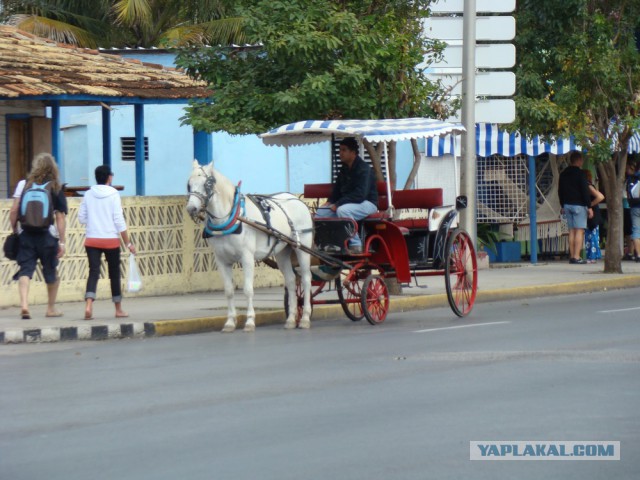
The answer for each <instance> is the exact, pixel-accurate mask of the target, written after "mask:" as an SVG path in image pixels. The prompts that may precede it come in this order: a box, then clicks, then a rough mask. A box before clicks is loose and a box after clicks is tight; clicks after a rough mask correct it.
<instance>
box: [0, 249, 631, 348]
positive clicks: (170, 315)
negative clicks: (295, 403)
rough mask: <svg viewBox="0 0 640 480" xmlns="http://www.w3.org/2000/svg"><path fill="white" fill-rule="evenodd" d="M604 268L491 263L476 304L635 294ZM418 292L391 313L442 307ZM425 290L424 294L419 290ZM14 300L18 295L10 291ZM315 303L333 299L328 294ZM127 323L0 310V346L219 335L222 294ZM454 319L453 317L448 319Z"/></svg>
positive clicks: (169, 302)
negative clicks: (612, 292)
mask: <svg viewBox="0 0 640 480" xmlns="http://www.w3.org/2000/svg"><path fill="white" fill-rule="evenodd" d="M602 269H603V265H602V263H598V264H595V265H569V264H568V262H566V261H556V262H554V261H549V262H544V261H543V262H539V263H538V264H537V265H531V264H530V263H525V262H522V263H517V264H505V265H503V264H494V265H492V267H491V268H490V269H484V270H480V271H479V273H478V278H479V280H478V297H477V300H476V302H486V301H495V300H509V299H517V298H530V297H542V296H551V295H564V294H573V293H586V292H592V291H601V290H606V289H608V290H611V289H619V288H630V287H640V263H635V262H623V263H622V269H623V271H624V272H625V273H624V274H604V273H602ZM418 280H419V283H420V285H421V286H420V287H416V286H414V285H413V286H411V287H404V288H403V294H402V295H394V296H392V297H391V308H390V313H389V316H388V317H387V321H389V320H390V319H393V312H399V311H409V310H420V309H426V308H434V307H442V306H447V305H448V303H447V297H446V292H445V286H444V278H443V277H422V278H419V279H418ZM425 286H426V287H425ZM15 295H18V291H17V286H16V289H15ZM322 295H323V297H322V298H330V299H334V298H337V295H336V293H335V291H329V292H326V293H323V294H322ZM283 298H284V289H283V288H282V287H274V288H261V289H256V291H255V298H254V308H255V309H256V325H257V326H260V325H267V324H284V320H285V318H284V311H283V309H284V306H283ZM245 305H246V303H245V299H244V294H243V293H242V290H237V291H236V306H237V309H238V312H239V314H240V321H239V324H240V326H242V324H243V322H244V315H243V314H244V311H245ZM123 307H124V309H125V310H126V311H127V312H128V313H129V318H125V319H116V318H114V317H113V313H114V309H113V304H112V303H111V301H109V300H98V301H96V302H95V304H94V317H95V318H94V320H91V321H85V320H84V319H83V315H84V302H81V301H79V302H68V303H60V304H58V308H59V309H60V310H61V311H62V312H64V316H63V317H61V318H46V317H45V316H44V314H45V305H34V306H32V307H31V316H32V319H31V320H20V319H19V313H20V310H19V308H17V307H14V308H6V309H1V310H0V344H7V343H22V342H55V341H62V340H104V339H108V338H127V337H149V336H166V335H180V334H189V333H199V332H208V331H219V330H221V329H222V325H223V324H224V322H225V321H226V299H225V297H224V293H223V292H221V291H217V292H208V293H195V294H188V295H180V296H164V297H138V298H126V296H125V299H124V301H123ZM451 315H452V316H453V315H454V314H453V312H452V313H451ZM470 315H471V317H473V312H472V313H471V314H470ZM343 317H344V313H343V312H342V308H341V306H340V305H317V306H315V307H314V312H313V316H312V319H311V320H312V324H313V322H317V321H322V320H324V319H339V318H343Z"/></svg>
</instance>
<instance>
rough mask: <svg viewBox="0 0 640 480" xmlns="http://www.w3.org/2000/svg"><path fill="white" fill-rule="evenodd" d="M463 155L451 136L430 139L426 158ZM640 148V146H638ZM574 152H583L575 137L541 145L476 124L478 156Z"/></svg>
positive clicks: (426, 149)
mask: <svg viewBox="0 0 640 480" xmlns="http://www.w3.org/2000/svg"><path fill="white" fill-rule="evenodd" d="M454 146H455V149H456V150H455V153H456V155H460V141H458V142H454V140H453V138H452V136H448V137H444V138H436V139H427V141H426V144H425V155H426V156H427V157H440V156H442V155H452V154H453V153H454ZM639 146H640V143H639ZM572 150H581V148H580V146H578V145H577V144H576V143H575V141H574V139H573V137H571V138H568V139H567V138H561V139H558V140H557V141H555V142H553V143H548V142H542V141H541V140H540V137H538V136H537V135H536V136H535V137H533V138H531V139H530V140H527V138H525V137H522V136H520V134H518V133H509V132H505V131H504V130H500V129H499V128H498V126H497V125H493V124H488V123H478V124H476V155H477V156H479V157H490V156H491V155H502V156H505V157H514V156H516V155H528V156H533V157H535V156H538V155H541V154H543V153H553V154H555V155H563V154H565V153H568V152H570V151H572Z"/></svg>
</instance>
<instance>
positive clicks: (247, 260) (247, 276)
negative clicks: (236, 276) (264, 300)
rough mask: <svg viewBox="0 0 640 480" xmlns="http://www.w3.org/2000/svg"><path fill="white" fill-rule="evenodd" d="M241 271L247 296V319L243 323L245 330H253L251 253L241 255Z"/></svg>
mask: <svg viewBox="0 0 640 480" xmlns="http://www.w3.org/2000/svg"><path fill="white" fill-rule="evenodd" d="M241 263H242V271H243V273H244V287H243V290H244V294H245V296H246V297H247V321H246V322H245V324H244V331H245V332H255V330H256V312H255V310H254V309H253V273H254V270H255V261H254V256H253V253H251V252H245V253H244V254H243V255H242V261H241Z"/></svg>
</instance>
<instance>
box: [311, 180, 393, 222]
mask: <svg viewBox="0 0 640 480" xmlns="http://www.w3.org/2000/svg"><path fill="white" fill-rule="evenodd" d="M376 187H377V189H378V210H386V209H387V206H388V205H389V203H388V202H387V184H386V183H385V182H376ZM332 190H333V183H309V184H306V185H305V186H304V194H303V196H304V198H306V199H316V200H320V199H327V198H329V196H330V195H331V191H332ZM381 204H383V205H384V208H381V207H380V205H381ZM375 216H379V218H387V216H385V213H384V211H382V212H380V211H378V212H376V213H374V214H372V215H370V216H369V217H367V218H374V217H375Z"/></svg>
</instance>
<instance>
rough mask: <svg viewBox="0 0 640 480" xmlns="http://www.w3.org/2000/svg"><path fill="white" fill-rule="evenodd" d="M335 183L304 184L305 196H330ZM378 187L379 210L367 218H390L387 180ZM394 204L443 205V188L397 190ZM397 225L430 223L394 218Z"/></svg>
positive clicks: (417, 225) (404, 206) (405, 206)
mask: <svg viewBox="0 0 640 480" xmlns="http://www.w3.org/2000/svg"><path fill="white" fill-rule="evenodd" d="M332 188H333V184H331V183H311V184H307V185H305V186H304V197H305V198H307V199H314V198H315V199H317V200H320V199H324V198H329V195H331V190H332ZM377 188H378V211H377V212H375V213H373V214H371V215H369V216H368V217H367V220H379V219H385V220H386V219H388V218H389V215H388V214H387V209H388V208H389V199H388V198H387V187H386V184H385V182H377ZM391 196H392V198H393V206H394V207H395V208H396V209H403V208H419V209H424V210H430V209H432V208H435V207H441V206H442V198H443V193H442V189H441V188H418V189H415V190H395V191H393V192H391ZM393 223H395V224H396V225H398V226H399V227H404V228H427V225H428V223H429V221H428V219H426V218H408V219H402V220H394V222H393Z"/></svg>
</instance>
